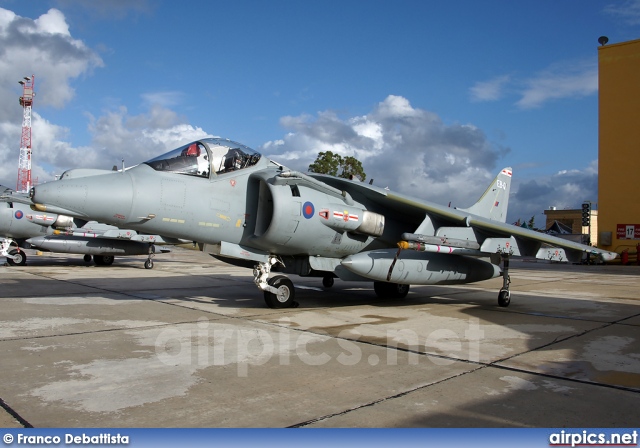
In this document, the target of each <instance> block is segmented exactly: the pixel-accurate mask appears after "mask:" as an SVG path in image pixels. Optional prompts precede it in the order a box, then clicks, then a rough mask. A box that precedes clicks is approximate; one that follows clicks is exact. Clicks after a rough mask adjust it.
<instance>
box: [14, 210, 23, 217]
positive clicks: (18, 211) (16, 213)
mask: <svg viewBox="0 0 640 448" xmlns="http://www.w3.org/2000/svg"><path fill="white" fill-rule="evenodd" d="M13 216H15V217H16V219H22V217H23V216H24V213H22V210H16V212H15V213H14V214H13Z"/></svg>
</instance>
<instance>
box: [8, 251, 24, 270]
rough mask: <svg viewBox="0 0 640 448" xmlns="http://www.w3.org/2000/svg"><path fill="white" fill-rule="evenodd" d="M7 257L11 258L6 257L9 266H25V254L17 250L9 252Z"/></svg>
mask: <svg viewBox="0 0 640 448" xmlns="http://www.w3.org/2000/svg"><path fill="white" fill-rule="evenodd" d="M9 255H10V256H11V257H13V258H11V257H7V263H9V265H10V266H24V265H25V264H27V254H25V253H24V252H23V251H21V250H19V249H13V250H11V251H9Z"/></svg>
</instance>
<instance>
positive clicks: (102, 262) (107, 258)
mask: <svg viewBox="0 0 640 448" xmlns="http://www.w3.org/2000/svg"><path fill="white" fill-rule="evenodd" d="M114 259H115V257H114V256H113V255H94V256H93V261H95V263H96V264H97V265H98V266H111V265H112V264H113V260H114Z"/></svg>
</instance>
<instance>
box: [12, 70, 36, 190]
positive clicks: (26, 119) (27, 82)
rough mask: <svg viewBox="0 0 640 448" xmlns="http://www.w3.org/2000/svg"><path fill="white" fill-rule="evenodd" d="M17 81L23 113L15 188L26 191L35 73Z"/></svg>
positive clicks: (29, 167)
mask: <svg viewBox="0 0 640 448" xmlns="http://www.w3.org/2000/svg"><path fill="white" fill-rule="evenodd" d="M18 82H19V83H20V84H22V96H21V97H20V105H21V106H22V108H23V114H22V138H20V159H19V160H18V186H17V188H16V190H17V191H20V192H22V193H27V192H28V191H29V189H30V188H31V106H32V105H33V97H34V96H35V95H36V94H35V92H34V91H33V84H34V82H35V75H31V77H29V76H25V77H24V79H23V80H20V81H18Z"/></svg>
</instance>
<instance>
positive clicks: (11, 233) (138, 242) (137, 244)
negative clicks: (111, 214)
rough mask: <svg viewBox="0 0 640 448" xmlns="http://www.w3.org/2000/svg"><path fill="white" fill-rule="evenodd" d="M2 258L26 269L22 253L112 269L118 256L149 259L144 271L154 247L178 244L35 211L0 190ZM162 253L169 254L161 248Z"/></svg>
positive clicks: (13, 194)
mask: <svg viewBox="0 0 640 448" xmlns="http://www.w3.org/2000/svg"><path fill="white" fill-rule="evenodd" d="M0 195H1V196H2V198H3V201H6V202H0V256H4V257H6V259H7V263H9V264H10V265H20V266H23V265H25V264H26V263H27V255H26V254H25V252H24V250H22V249H25V248H27V249H39V250H43V251H51V252H61V253H72V254H85V257H84V259H85V261H87V262H89V261H91V258H92V256H93V261H94V262H95V263H96V264H97V265H99V266H109V265H111V264H112V263H113V261H114V256H115V255H147V257H148V258H147V260H146V261H145V264H144V266H145V268H147V269H151V268H153V259H152V258H153V255H154V253H155V244H156V243H160V244H168V243H171V244H175V242H176V241H175V240H172V241H166V240H165V239H163V238H161V237H160V236H158V235H140V234H138V233H137V232H135V231H133V230H121V229H118V228H117V227H114V226H108V225H105V224H100V223H97V222H84V221H79V224H80V227H78V226H77V223H78V220H74V219H73V218H71V217H70V216H65V215H60V214H56V213H47V212H40V211H33V210H31V208H30V207H29V206H28V205H26V206H25V204H24V203H20V202H19V201H23V202H30V201H29V200H28V198H26V196H23V195H20V194H19V193H16V192H15V191H14V190H12V189H10V188H6V187H2V186H0ZM160 251H161V252H168V249H166V248H160Z"/></svg>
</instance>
